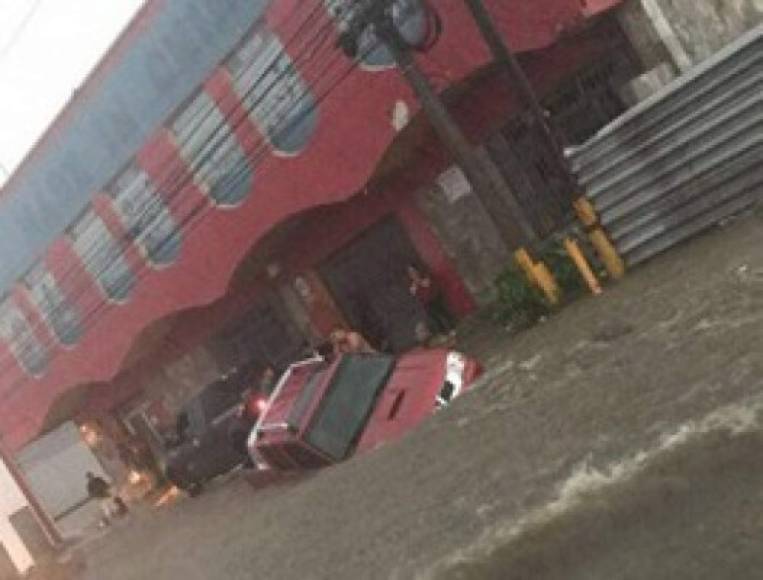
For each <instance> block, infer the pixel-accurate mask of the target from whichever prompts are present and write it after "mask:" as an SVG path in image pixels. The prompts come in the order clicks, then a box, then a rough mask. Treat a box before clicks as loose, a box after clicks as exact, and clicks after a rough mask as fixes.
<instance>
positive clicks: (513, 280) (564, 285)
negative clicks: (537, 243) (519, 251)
mask: <svg viewBox="0 0 763 580" xmlns="http://www.w3.org/2000/svg"><path fill="white" fill-rule="evenodd" d="M539 257H540V259H541V260H542V261H544V262H545V263H546V265H547V266H548V267H549V269H550V270H551V273H552V274H553V275H554V277H555V278H556V281H557V283H558V284H559V287H560V288H561V290H562V300H563V301H564V302H569V301H570V300H573V299H575V298H576V297H578V296H579V295H580V294H581V293H582V292H583V291H584V290H585V284H584V282H583V280H582V279H581V277H580V274H579V273H578V270H577V268H576V267H575V264H574V263H573V261H572V260H571V259H570V257H569V256H568V255H567V252H566V251H565V250H564V247H563V245H562V244H561V242H559V241H554V242H552V243H551V244H549V245H548V246H547V247H546V248H545V249H544V250H543V251H542V252H541V253H540V256H539ZM496 287H497V289H498V303H497V317H498V319H499V320H500V321H501V323H503V324H506V325H510V326H511V327H513V328H514V329H522V328H527V327H529V326H532V325H533V324H535V323H536V322H537V321H538V319H540V318H541V317H543V316H547V315H549V314H551V313H552V312H553V311H554V307H553V306H552V305H551V304H549V303H548V301H547V300H546V299H545V297H544V296H543V293H542V292H541V291H540V290H539V289H537V288H536V287H535V286H533V285H531V284H530V282H529V281H528V280H527V278H526V277H525V275H524V273H523V272H522V271H521V270H520V269H519V268H518V267H516V266H514V265H511V266H509V267H508V268H506V270H504V271H503V272H502V273H501V275H500V276H499V277H498V279H497V280H496Z"/></svg>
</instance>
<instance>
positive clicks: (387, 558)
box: [82, 217, 763, 580]
mask: <svg viewBox="0 0 763 580" xmlns="http://www.w3.org/2000/svg"><path fill="white" fill-rule="evenodd" d="M762 225H763V221H761V218H760V217H750V218H747V219H745V220H742V221H739V222H734V223H732V224H730V225H729V226H728V227H726V228H725V229H723V230H718V231H715V232H712V233H711V234H709V235H707V236H705V237H703V238H701V239H699V240H696V241H694V242H692V243H690V244H688V245H686V246H683V247H681V248H679V249H677V250H675V251H673V252H671V253H670V254H669V255H666V256H664V257H662V258H660V259H659V260H656V261H655V262H653V263H651V264H648V265H647V266H645V267H643V268H641V269H639V270H638V271H635V272H633V273H632V274H631V275H630V276H628V277H627V278H626V280H624V281H623V282H622V283H619V284H617V285H614V286H611V287H610V288H609V290H608V291H607V293H606V294H605V295H604V296H603V297H601V298H597V299H593V298H588V299H584V300H582V301H579V302H578V303H576V304H574V305H572V306H570V307H569V308H567V309H565V310H564V311H563V312H561V313H560V314H558V315H557V316H554V317H552V318H551V319H550V320H549V321H547V322H546V323H545V324H542V325H539V326H538V327H536V328H534V329H532V330H530V331H528V332H525V333H523V334H522V335H520V336H516V337H511V336H509V335H507V334H506V333H504V332H503V331H502V330H501V329H497V328H495V327H492V326H490V325H489V324H487V323H483V324H478V325H476V328H475V330H474V331H473V332H472V333H468V334H465V336H464V348H465V349H467V350H469V351H470V352H474V353H476V354H478V355H479V356H481V357H482V359H483V361H484V362H485V363H486V365H487V367H488V369H489V371H488V373H487V376H486V377H485V378H484V379H483V381H482V382H481V385H480V386H479V388H477V389H476V390H474V391H473V392H471V393H469V394H467V395H465V396H464V397H463V398H462V399H460V400H459V401H458V402H457V403H456V404H454V405H453V406H451V407H450V408H449V409H447V410H446V411H444V412H441V413H438V414H437V415H436V416H435V417H434V418H433V419H432V420H431V421H428V422H427V423H426V424H425V425H423V426H422V427H421V428H420V429H418V430H417V431H416V432H414V433H412V434H411V435H410V436H408V437H406V438H405V439H404V440H403V441H401V442H400V443H399V444H395V445H389V446H387V447H385V448H382V449H380V450H379V451H377V452H374V453H371V454H369V455H366V456H363V457H358V458H356V459H355V460H352V461H349V462H347V463H345V464H342V465H339V466H336V467H334V468H330V469H327V470H324V471H322V472H320V473H318V474H315V475H313V476H311V477H309V478H307V479H305V480H303V481H298V482H290V483H289V485H283V486H271V487H268V488H266V489H264V490H260V491H257V492H255V491H254V490H253V489H252V488H251V487H250V486H249V485H248V484H247V483H246V482H245V481H244V480H243V479H242V478H234V479H233V480H232V481H228V482H226V483H225V484H219V485H215V486H213V487H212V488H211V489H209V490H208V491H207V492H206V493H205V494H203V495H202V496H201V497H199V498H197V499H194V500H186V501H182V502H180V503H178V504H177V505H174V506H172V507H170V508H168V509H163V510H160V511H157V512H153V513H148V514H136V515H135V516H134V517H133V519H132V521H131V522H129V523H128V524H127V525H125V526H120V527H119V528H118V529H115V530H113V531H112V533H110V534H108V535H107V536H106V537H105V538H104V539H102V540H101V541H99V542H95V543H92V544H90V545H89V546H88V547H87V548H86V550H85V551H84V557H85V560H86V566H85V569H84V572H83V574H82V578H84V579H87V580H104V579H106V578H108V579H109V580H128V579H131V580H132V579H134V580H142V579H145V578H152V579H156V580H174V579H177V578H184V579H187V580H196V579H199V580H201V579H204V580H206V579H209V578H221V579H223V578H224V579H232V580H238V579H241V580H244V579H247V580H249V579H252V578H262V579H267V580H271V579H278V580H281V579H284V580H303V579H323V578H326V579H329V578H330V579H332V580H345V579H346V580H358V579H364V580H366V579H368V580H373V579H380V580H381V579H390V578H391V579H397V580H407V579H418V578H420V579H422V580H455V579H469V580H472V579H481V578H496V579H498V578H500V579H515V578H516V579H519V578H522V579H524V578H527V579H533V580H536V579H539V580H544V579H557V578H558V579H562V578H563V579H565V580H568V579H586V580H589V579H592V580H598V579H602V580H603V579H607V580H611V579H619V578H622V579H631V578H632V579H637V578H638V579H640V578H649V579H659V578H666V579H667V578H671V579H689V578H691V579H693V580H694V579H704V578H708V579H710V578H714V579H715V578H734V579H746V578H750V579H753V578H759V577H760V570H761V566H760V564H762V563H763V553H762V552H761V551H760V542H761V539H763V531H762V526H763V495H762V494H763V485H762V484H763V454H761V450H763V446H762V445H761V444H762V443H763V434H761V430H760V427H759V421H760V411H761V409H763V398H762V397H763V357H761V354H760V350H761V336H763V251H761V247H763V228H762V227H761V226H762Z"/></svg>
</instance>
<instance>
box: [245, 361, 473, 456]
mask: <svg viewBox="0 0 763 580" xmlns="http://www.w3.org/2000/svg"><path fill="white" fill-rule="evenodd" d="M480 373H481V366H480V364H479V363H478V362H477V361H476V360H474V359H471V358H469V357H466V356H464V355H462V354H460V353H457V352H453V351H447V350H445V349H426V350H425V349H419V350H416V351H412V352H409V353H406V354H404V355H402V356H399V357H394V356H390V355H385V354H348V355H343V356H341V357H340V358H339V359H337V360H336V361H334V362H333V363H329V362H327V361H323V360H320V359H314V360H309V361H304V362H300V363H295V364H293V365H291V367H289V369H288V370H287V371H286V373H285V374H284V375H283V377H282V378H281V380H280V381H279V384H278V386H277V387H276V389H275V391H274V392H273V394H272V395H271V397H270V400H269V401H268V403H267V406H266V407H265V410H264V411H263V413H262V415H261V417H260V419H259V421H258V422H257V425H256V426H255V428H254V429H253V431H252V434H251V435H250V437H249V453H250V454H251V456H252V460H253V461H254V463H256V464H257V466H258V467H259V468H260V469H274V470H278V471H293V470H306V469H308V470H309V469H315V468H318V467H323V466H326V465H330V464H332V463H336V462H338V461H342V460H344V459H347V458H348V457H349V456H350V455H352V454H353V453H359V452H360V453H362V452H365V451H369V450H372V449H374V448H376V447H378V446H380V445H383V444H385V443H388V442H390V441H394V440H395V439H398V438H400V437H402V436H403V435H405V434H406V433H408V432H409V431H410V430H411V429H413V428H415V427H416V426H417V425H419V424H420V423H421V422H422V421H424V420H425V419H426V418H427V417H428V416H430V415H431V414H432V413H434V412H435V411H436V410H437V409H439V408H442V407H445V406H447V405H448V404H449V403H450V402H451V401H452V400H453V399H454V398H456V397H458V396H459V395H460V394H461V393H463V392H464V391H466V390H468V389H469V388H470V387H471V386H472V385H473V384H474V381H475V379H476V378H477V377H478V376H479V375H480Z"/></svg>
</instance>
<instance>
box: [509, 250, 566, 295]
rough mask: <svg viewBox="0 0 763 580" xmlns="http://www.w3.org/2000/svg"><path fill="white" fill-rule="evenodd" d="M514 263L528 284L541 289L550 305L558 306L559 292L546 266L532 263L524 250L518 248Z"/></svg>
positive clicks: (528, 254)
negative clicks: (525, 277)
mask: <svg viewBox="0 0 763 580" xmlns="http://www.w3.org/2000/svg"><path fill="white" fill-rule="evenodd" d="M514 261H515V262H516V263H517V264H518V265H519V267H520V269H521V270H522V271H523V272H524V274H525V276H527V279H528V280H529V281H530V283H531V284H533V285H534V286H537V287H538V288H540V289H541V291H542V292H543V295H544V296H545V297H546V300H548V301H549V303H550V304H553V305H557V304H559V300H560V296H561V291H560V289H559V285H558V284H557V283H556V280H555V279H554V276H553V274H552V273H551V271H550V270H549V269H548V266H546V264H544V263H543V262H537V263H536V262H534V261H533V259H532V257H531V256H530V253H529V252H528V251H527V249H525V248H519V249H518V250H517V251H516V252H514Z"/></svg>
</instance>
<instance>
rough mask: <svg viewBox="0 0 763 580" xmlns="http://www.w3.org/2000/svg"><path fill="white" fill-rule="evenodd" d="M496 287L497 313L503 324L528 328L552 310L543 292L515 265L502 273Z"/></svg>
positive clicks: (516, 327)
mask: <svg viewBox="0 0 763 580" xmlns="http://www.w3.org/2000/svg"><path fill="white" fill-rule="evenodd" d="M496 287H497V289H498V304H497V306H498V310H497V315H498V318H499V320H500V321H501V322H502V323H503V324H507V325H511V326H512V327H514V328H515V329H521V328H527V327H529V326H532V325H533V324H535V323H536V322H537V321H538V319H539V318H540V317H541V316H545V315H546V314H548V313H549V312H550V311H551V306H550V305H549V304H548V302H546V299H545V298H544V297H543V294H541V292H540V291H539V290H538V289H537V288H535V286H532V285H531V284H530V283H529V282H528V281H527V278H526V277H525V275H524V273H523V272H521V271H520V270H519V269H518V268H516V267H515V266H509V267H508V268H506V270H504V271H503V272H502V273H501V275H500V276H499V277H498V279H497V280H496Z"/></svg>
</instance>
